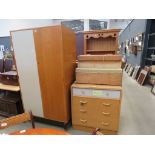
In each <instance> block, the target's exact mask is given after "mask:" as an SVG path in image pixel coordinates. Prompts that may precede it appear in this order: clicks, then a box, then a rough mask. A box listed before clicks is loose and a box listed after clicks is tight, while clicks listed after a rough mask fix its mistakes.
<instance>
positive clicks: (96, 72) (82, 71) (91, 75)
mask: <svg viewBox="0 0 155 155" xmlns="http://www.w3.org/2000/svg"><path fill="white" fill-rule="evenodd" d="M76 81H77V83H83V84H84V83H89V84H104V85H112V86H121V85H122V69H96V68H76Z"/></svg>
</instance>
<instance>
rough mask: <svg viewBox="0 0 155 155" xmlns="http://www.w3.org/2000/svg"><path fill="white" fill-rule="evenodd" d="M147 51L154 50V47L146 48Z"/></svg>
mask: <svg viewBox="0 0 155 155" xmlns="http://www.w3.org/2000/svg"><path fill="white" fill-rule="evenodd" d="M147 49H149V50H155V47H148V48H147Z"/></svg>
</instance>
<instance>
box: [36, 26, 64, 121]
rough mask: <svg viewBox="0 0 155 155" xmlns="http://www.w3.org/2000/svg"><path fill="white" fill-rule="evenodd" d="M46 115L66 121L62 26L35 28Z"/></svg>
mask: <svg viewBox="0 0 155 155" xmlns="http://www.w3.org/2000/svg"><path fill="white" fill-rule="evenodd" d="M34 38H35V46H36V55H37V62H38V72H39V79H40V86H41V93H42V99H43V111H44V116H45V118H47V119H52V120H56V121H64V115H65V114H64V83H63V81H64V79H63V68H62V67H63V66H62V65H63V64H62V43H61V28H60V26H53V27H52V28H51V27H49V28H48V27H46V28H39V29H36V30H34Z"/></svg>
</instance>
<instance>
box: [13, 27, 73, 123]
mask: <svg viewBox="0 0 155 155" xmlns="http://www.w3.org/2000/svg"><path fill="white" fill-rule="evenodd" d="M11 38H12V46H13V49H14V53H15V60H16V67H17V72H18V76H19V83H20V88H21V95H22V101H23V106H24V110H25V111H29V110H32V112H33V115H34V116H36V117H40V118H45V119H47V120H52V121H56V122H62V123H64V124H67V123H68V122H69V120H70V86H71V84H72V83H73V81H74V80H75V78H74V77H75V76H74V71H75V66H76V46H75V34H74V32H73V31H72V30H70V29H69V28H67V27H65V26H63V25H56V26H48V27H40V28H32V29H25V30H17V31H11Z"/></svg>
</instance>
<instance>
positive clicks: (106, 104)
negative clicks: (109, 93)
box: [102, 103, 111, 107]
mask: <svg viewBox="0 0 155 155" xmlns="http://www.w3.org/2000/svg"><path fill="white" fill-rule="evenodd" d="M102 105H104V106H107V107H110V106H111V104H110V103H102Z"/></svg>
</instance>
